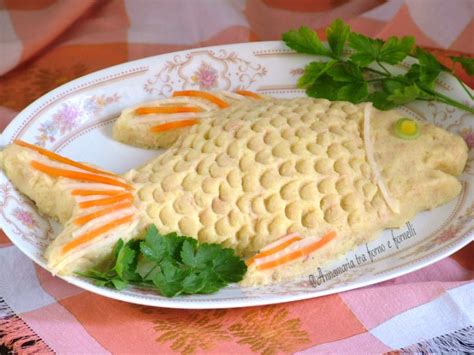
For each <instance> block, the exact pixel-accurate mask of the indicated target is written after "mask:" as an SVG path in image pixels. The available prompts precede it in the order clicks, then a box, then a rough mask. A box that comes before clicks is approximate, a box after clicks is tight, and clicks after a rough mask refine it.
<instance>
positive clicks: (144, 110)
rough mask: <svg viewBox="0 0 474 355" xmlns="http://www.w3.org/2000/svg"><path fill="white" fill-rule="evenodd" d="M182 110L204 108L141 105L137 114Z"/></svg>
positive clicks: (199, 109)
mask: <svg viewBox="0 0 474 355" xmlns="http://www.w3.org/2000/svg"><path fill="white" fill-rule="evenodd" d="M182 112H202V108H200V107H196V106H159V107H139V108H137V109H136V110H135V114H136V115H148V114H151V113H182Z"/></svg>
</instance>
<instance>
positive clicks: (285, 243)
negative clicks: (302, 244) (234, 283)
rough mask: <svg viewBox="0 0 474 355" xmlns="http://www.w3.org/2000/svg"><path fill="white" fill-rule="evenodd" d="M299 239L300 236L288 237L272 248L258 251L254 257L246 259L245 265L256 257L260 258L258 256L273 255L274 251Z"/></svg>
mask: <svg viewBox="0 0 474 355" xmlns="http://www.w3.org/2000/svg"><path fill="white" fill-rule="evenodd" d="M299 240H301V237H299V236H294V237H293V238H290V239H288V240H287V241H285V242H283V243H280V244H278V245H276V246H274V247H273V248H270V249H268V250H264V251H262V252H260V253H258V254H257V255H255V256H254V257H252V258H250V259H248V260H247V262H246V263H247V266H250V265H252V264H253V263H254V262H255V260H256V259H260V258H263V257H265V256H269V255H273V254H275V253H278V252H279V251H281V250H283V249H285V248H286V247H288V246H290V245H291V244H293V243H295V242H297V241H299Z"/></svg>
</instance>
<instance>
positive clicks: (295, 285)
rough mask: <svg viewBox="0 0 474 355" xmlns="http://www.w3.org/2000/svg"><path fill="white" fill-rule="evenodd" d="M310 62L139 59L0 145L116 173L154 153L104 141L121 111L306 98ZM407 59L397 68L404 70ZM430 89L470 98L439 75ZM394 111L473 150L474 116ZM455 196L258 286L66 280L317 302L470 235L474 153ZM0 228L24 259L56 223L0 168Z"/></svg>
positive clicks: (207, 299)
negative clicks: (232, 99)
mask: <svg viewBox="0 0 474 355" xmlns="http://www.w3.org/2000/svg"><path fill="white" fill-rule="evenodd" d="M312 60H315V58H314V57H309V56H305V55H299V54H295V53H293V52H292V51H290V50H289V49H287V48H286V47H285V46H284V45H283V44H282V43H281V42H277V41H275V42H258V43H245V44H235V45H224V46H216V47H208V48H200V49H195V50H186V51H181V52H176V53H170V54H165V55H159V56H155V57H150V58H145V59H141V60H137V61H133V62H129V63H125V64H121V65H118V66H114V67H111V68H108V69H105V70H101V71H98V72H95V73H92V74H89V75H87V76H84V77H82V78H79V79H77V80H74V81H72V82H70V83H68V84H65V85H63V86H61V87H59V88H57V89H55V90H53V91H52V92H50V93H48V94H46V95H44V96H43V97H41V98H39V99H38V100H36V101H35V102H34V103H32V104H31V105H29V106H28V107H27V108H26V109H25V110H23V111H22V112H21V113H20V114H19V115H18V116H17V117H16V118H15V119H14V120H13V121H12V122H11V123H10V125H9V126H8V127H7V128H6V129H5V131H4V132H3V134H2V138H1V139H2V140H1V145H2V146H4V145H6V144H8V143H10V142H12V141H13V140H15V139H22V140H25V141H28V142H31V143H34V144H37V145H40V146H43V147H45V148H47V149H50V150H52V151H55V152H57V153H59V154H62V155H65V156H68V157H70V158H72V159H75V160H78V161H87V162H90V163H93V164H97V165H99V166H102V167H104V168H107V169H110V170H112V171H115V172H118V173H122V172H125V171H127V170H129V169H131V168H132V167H136V166H138V165H140V164H142V163H144V162H146V161H147V160H149V159H151V158H153V157H155V156H156V155H157V154H159V152H156V151H148V150H143V149H139V148H134V147H130V146H127V145H124V144H121V143H118V142H116V141H114V140H113V139H112V138H111V131H112V125H113V122H114V120H115V119H116V117H117V116H118V115H119V114H120V111H121V110H122V109H124V108H126V107H128V106H131V105H136V104H139V103H141V102H145V101H149V100H153V99H156V98H161V97H166V96H169V95H170V94H171V93H172V92H173V91H174V90H185V89H198V90H214V89H216V90H217V89H219V90H235V89H247V90H253V91H256V92H259V93H264V94H268V95H272V96H275V97H295V96H304V91H303V90H299V89H297V88H296V86H295V83H296V80H297V78H298V77H299V76H300V75H301V74H302V71H303V68H304V66H305V64H307V63H308V62H310V61H312ZM409 64H411V63H410V62H409V59H407V60H406V61H405V62H404V63H402V64H401V65H400V66H399V67H397V68H395V69H396V70H400V71H403V70H406V69H407V68H408V65H409ZM437 90H439V91H441V92H442V93H444V94H446V95H448V96H451V97H453V98H456V99H458V100H461V101H466V102H468V101H467V100H468V97H467V95H466V93H465V92H464V91H463V90H462V89H461V88H460V87H459V86H458V85H457V83H456V81H455V79H454V78H453V77H451V76H449V75H447V74H444V76H441V78H440V80H438V82H437ZM400 110H401V111H402V112H403V115H405V116H412V117H415V118H418V119H424V120H429V121H431V122H433V123H435V124H437V125H439V126H441V127H443V128H446V129H448V130H450V131H452V132H456V133H459V134H461V135H462V136H463V137H464V138H465V139H466V141H467V142H468V144H470V146H471V148H472V147H473V145H474V116H473V115H472V114H468V113H466V112H464V111H461V110H458V109H455V108H453V107H450V106H445V105H443V104H438V103H426V102H416V103H414V104H411V105H409V106H407V107H401V108H400ZM461 180H462V182H463V190H462V193H461V195H460V196H459V197H458V198H457V199H456V200H454V201H452V202H450V203H449V204H447V205H444V206H442V207H439V208H437V209H434V210H432V211H429V212H424V213H421V214H419V215H418V216H417V217H416V218H415V219H413V220H412V221H410V222H408V223H407V224H406V225H405V226H404V227H403V228H400V229H390V230H386V231H384V233H382V234H381V235H380V236H379V238H378V239H376V240H374V241H372V242H370V243H368V244H365V245H361V246H360V247H359V248H358V249H356V250H354V251H352V252H350V253H348V254H347V255H346V256H345V257H344V258H343V259H341V260H338V261H336V262H335V263H333V264H331V265H327V266H326V267H324V268H321V269H319V268H318V269H317V270H314V271H313V272H312V274H310V275H307V276H306V277H304V278H301V279H299V280H295V281H291V282H283V283H279V284H276V285H271V286H265V287H253V288H243V287H240V286H238V285H231V286H229V287H227V288H225V289H223V290H221V291H220V292H218V293H216V294H212V295H196V296H179V297H176V298H171V299H169V298H165V297H162V296H160V295H158V294H157V293H155V292H152V291H149V290H144V289H138V288H128V289H126V290H123V291H115V290H111V289H108V288H103V287H98V286H95V285H94V284H93V283H91V282H89V281H87V280H84V279H81V278H78V277H74V276H69V277H64V280H66V281H67V282H69V283H71V284H74V285H76V286H78V287H81V288H83V289H86V290H88V291H91V292H94V293H97V294H100V295H103V296H106V297H110V298H114V299H118V300H122V301H126V302H132V303H137V304H143V305H150V306H159V307H169V308H189V309H206V308H231V307H246V306H256V305H266V304H274V303H280V302H288V301H295V300H302V299H307V298H313V297H318V296H323V295H327V294H331V293H336V292H341V291H346V290H350V289H354V288H358V287H363V286H367V285H371V284H374V283H377V282H381V281H385V280H388V279H391V278H394V277H397V276H400V275H403V274H406V273H409V272H412V271H415V270H417V269H420V268H422V267H424V266H427V265H429V264H432V263H434V262H436V261H438V260H440V259H442V258H444V257H446V256H448V255H450V254H452V253H454V252H455V251H457V250H459V249H461V248H462V247H463V246H465V245H466V244H468V243H469V242H470V241H472V240H473V239H474V150H473V149H471V150H470V152H469V161H468V165H467V167H466V170H465V172H464V174H463V175H462V176H461ZM0 226H1V227H2V228H3V230H4V231H5V233H6V234H7V235H8V237H9V238H10V239H11V241H12V242H13V243H14V244H15V245H16V246H17V247H18V248H19V249H20V250H21V251H22V252H23V253H25V254H26V255H27V256H28V257H29V258H30V259H32V260H33V261H34V262H36V263H37V264H39V265H40V266H42V267H45V265H46V262H45V260H44V258H43V256H42V254H43V251H44V249H45V247H46V245H47V244H48V243H49V241H50V240H51V239H52V238H54V236H55V235H56V234H57V233H58V231H59V230H60V226H59V225H58V224H57V223H56V222H54V221H52V220H49V219H46V218H44V217H43V216H41V215H40V214H38V212H37V210H36V208H35V207H34V204H33V203H32V202H31V201H29V200H28V199H27V198H26V197H24V196H22V195H21V194H20V193H19V192H18V191H16V190H15V188H14V187H13V185H12V184H11V183H10V182H9V181H8V179H7V178H6V176H5V175H4V174H3V172H0Z"/></svg>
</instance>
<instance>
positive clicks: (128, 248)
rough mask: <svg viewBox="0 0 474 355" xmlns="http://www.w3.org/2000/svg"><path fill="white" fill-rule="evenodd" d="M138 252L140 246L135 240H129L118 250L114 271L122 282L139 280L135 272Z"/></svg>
mask: <svg viewBox="0 0 474 355" xmlns="http://www.w3.org/2000/svg"><path fill="white" fill-rule="evenodd" d="M139 251H140V244H139V241H137V240H130V241H129V242H128V243H127V244H125V245H123V247H122V248H120V250H119V252H118V254H117V258H116V262H115V266H114V270H115V272H116V273H117V275H118V276H119V277H120V278H122V279H123V280H129V281H133V280H139V279H140V276H139V275H138V274H137V273H136V272H135V270H136V267H137V257H138V253H139Z"/></svg>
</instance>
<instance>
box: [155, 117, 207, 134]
mask: <svg viewBox="0 0 474 355" xmlns="http://www.w3.org/2000/svg"><path fill="white" fill-rule="evenodd" d="M198 123H199V120H195V119H191V120H181V121H174V122H166V123H162V124H159V125H156V126H153V127H151V128H150V132H154V133H160V132H165V131H170V130H173V129H178V128H183V127H189V126H194V125H195V124H198Z"/></svg>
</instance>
